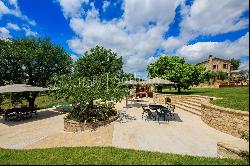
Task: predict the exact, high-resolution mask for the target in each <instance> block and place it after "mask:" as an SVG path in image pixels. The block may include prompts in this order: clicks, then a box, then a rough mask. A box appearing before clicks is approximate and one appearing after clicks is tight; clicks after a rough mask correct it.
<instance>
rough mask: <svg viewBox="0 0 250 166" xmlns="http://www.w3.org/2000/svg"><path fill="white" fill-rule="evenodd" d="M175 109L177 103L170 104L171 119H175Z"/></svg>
mask: <svg viewBox="0 0 250 166" xmlns="http://www.w3.org/2000/svg"><path fill="white" fill-rule="evenodd" d="M174 109H175V105H173V104H170V108H169V111H170V116H171V119H172V117H173V118H174V119H175V117H174V114H173V112H174Z"/></svg>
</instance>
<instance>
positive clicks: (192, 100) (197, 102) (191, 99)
mask: <svg viewBox="0 0 250 166" xmlns="http://www.w3.org/2000/svg"><path fill="white" fill-rule="evenodd" d="M184 101H188V102H192V103H196V104H201V100H197V99H194V98H189V99H186V100H184Z"/></svg>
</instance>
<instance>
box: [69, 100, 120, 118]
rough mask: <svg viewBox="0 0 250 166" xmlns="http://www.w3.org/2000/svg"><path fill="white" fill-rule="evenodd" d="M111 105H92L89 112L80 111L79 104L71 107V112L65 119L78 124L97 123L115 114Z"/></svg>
mask: <svg viewBox="0 0 250 166" xmlns="http://www.w3.org/2000/svg"><path fill="white" fill-rule="evenodd" d="M113 108H114V105H113V104H112V103H104V104H99V105H93V108H92V109H91V110H85V111H82V108H81V106H80V104H78V105H75V106H73V111H72V112H70V114H68V116H67V117H66V118H67V119H71V120H77V121H79V122H84V121H86V122H97V121H105V120H107V119H108V118H109V117H111V116H115V115H116V114H117V112H116V110H115V109H113Z"/></svg>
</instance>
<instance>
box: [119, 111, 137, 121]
mask: <svg viewBox="0 0 250 166" xmlns="http://www.w3.org/2000/svg"><path fill="white" fill-rule="evenodd" d="M118 116H119V118H118V119H117V122H119V123H127V122H129V121H134V120H136V117H135V116H131V115H129V114H127V113H126V111H123V112H119V113H118Z"/></svg>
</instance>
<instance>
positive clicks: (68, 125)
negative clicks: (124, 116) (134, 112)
mask: <svg viewBox="0 0 250 166" xmlns="http://www.w3.org/2000/svg"><path fill="white" fill-rule="evenodd" d="M117 119H118V116H112V117H110V118H109V119H108V120H106V121H99V122H95V123H84V122H76V121H73V120H69V119H66V118H64V131H67V132H78V131H84V130H90V129H95V128H97V127H100V126H104V125H106V124H109V123H111V122H113V121H115V120H117Z"/></svg>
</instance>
